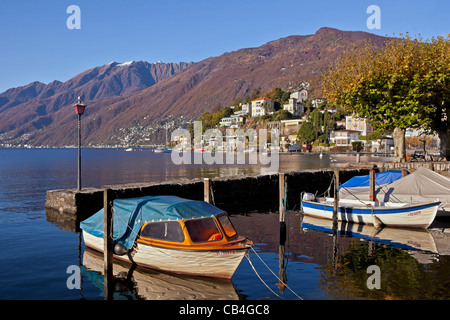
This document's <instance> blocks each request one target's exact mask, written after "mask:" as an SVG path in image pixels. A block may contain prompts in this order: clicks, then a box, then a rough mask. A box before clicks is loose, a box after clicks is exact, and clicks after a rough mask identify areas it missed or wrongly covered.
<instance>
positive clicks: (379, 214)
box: [301, 170, 450, 229]
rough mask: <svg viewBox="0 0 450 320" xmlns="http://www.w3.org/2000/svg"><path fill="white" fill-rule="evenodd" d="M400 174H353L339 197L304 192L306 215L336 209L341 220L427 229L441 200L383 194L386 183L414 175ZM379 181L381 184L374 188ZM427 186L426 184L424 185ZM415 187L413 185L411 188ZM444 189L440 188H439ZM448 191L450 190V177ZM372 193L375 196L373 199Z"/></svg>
mask: <svg viewBox="0 0 450 320" xmlns="http://www.w3.org/2000/svg"><path fill="white" fill-rule="evenodd" d="M418 171H419V170H418ZM401 175H402V173H401V172H400V171H395V170H392V171H386V172H380V173H377V174H375V178H374V179H371V178H370V175H364V176H356V177H353V178H352V179H350V180H349V181H347V182H346V183H344V184H343V185H341V186H339V189H340V190H339V197H338V198H337V199H336V200H335V199H334V198H326V197H316V196H315V195H313V194H311V193H303V195H302V199H301V200H302V209H303V212H304V213H305V214H307V215H312V216H315V217H318V218H327V219H333V213H337V219H338V220H340V221H348V222H355V223H360V224H373V225H375V226H381V225H385V226H391V227H408V228H425V229H426V228H428V227H429V226H430V224H431V223H432V222H433V221H434V219H435V217H436V214H437V211H438V209H439V206H440V204H441V201H439V199H436V198H431V197H428V198H424V200H423V201H418V202H409V201H405V199H398V198H397V197H392V198H389V197H388V198H384V199H382V198H381V193H380V192H381V190H382V188H383V187H386V188H388V187H389V186H392V185H393V184H395V183H398V182H399V181H400V182H401V181H402V180H403V179H409V180H411V179H410V178H411V177H413V175H412V174H411V175H410V176H406V177H404V178H401ZM413 178H414V177H413ZM336 180H337V179H336V177H335V178H334V179H333V181H334V184H336ZM428 180H429V179H428ZM370 184H372V185H370ZM377 184H378V185H381V187H379V188H378V190H375V185H377ZM428 185H429V183H428ZM426 186H427V184H425V185H424V186H423V188H425V187H426ZM429 187H430V188H431V187H432V186H429ZM335 188H336V186H335ZM371 188H373V189H372V193H374V195H372V196H370V194H371V192H370V189H371ZM389 188H390V189H392V188H391V187H389ZM414 189H415V188H412V190H414ZM412 190H409V191H408V194H412ZM394 191H395V190H394ZM441 191H442V190H439V192H441ZM448 192H450V180H449V189H448ZM391 195H392V190H391ZM370 197H373V199H371V198H370ZM416 198H417V197H416ZM335 201H338V207H337V212H334V204H335Z"/></svg>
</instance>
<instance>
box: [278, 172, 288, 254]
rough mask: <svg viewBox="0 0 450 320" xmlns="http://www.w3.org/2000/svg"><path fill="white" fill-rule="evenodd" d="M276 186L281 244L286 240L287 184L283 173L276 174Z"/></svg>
mask: <svg viewBox="0 0 450 320" xmlns="http://www.w3.org/2000/svg"><path fill="white" fill-rule="evenodd" d="M278 179H279V180H278V188H279V195H280V197H279V198H280V206H279V214H280V244H281V245H283V244H284V243H285V242H286V222H285V218H286V210H285V209H286V194H287V185H286V176H285V174H284V173H279V174H278Z"/></svg>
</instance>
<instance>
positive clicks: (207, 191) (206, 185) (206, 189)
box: [203, 178, 212, 203]
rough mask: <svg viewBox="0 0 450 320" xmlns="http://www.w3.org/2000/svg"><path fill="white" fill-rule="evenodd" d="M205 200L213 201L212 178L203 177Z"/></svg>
mask: <svg viewBox="0 0 450 320" xmlns="http://www.w3.org/2000/svg"><path fill="white" fill-rule="evenodd" d="M203 199H204V200H203V201H205V202H208V203H211V202H212V195H211V179H210V178H204V179H203Z"/></svg>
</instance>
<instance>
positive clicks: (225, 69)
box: [0, 27, 386, 146]
mask: <svg viewBox="0 0 450 320" xmlns="http://www.w3.org/2000/svg"><path fill="white" fill-rule="evenodd" d="M363 40H367V41H371V42H373V43H375V44H376V45H380V46H381V45H383V44H384V42H385V40H386V38H385V37H381V36H377V35H374V34H370V33H366V32H362V31H342V30H337V29H333V28H327V27H324V28H321V29H319V30H318V31H317V32H316V33H315V34H312V35H291V36H287V37H284V38H280V39H276V40H273V41H270V42H267V43H265V44H263V45H261V46H259V47H254V48H242V49H239V50H236V51H232V52H227V53H224V54H222V55H220V56H216V57H209V58H206V59H204V60H202V61H199V62H195V63H190V64H188V65H185V66H184V67H183V68H182V69H181V70H178V69H177V70H176V72H174V73H172V74H171V75H170V76H166V77H164V79H161V80H160V81H158V82H157V83H154V84H152V85H149V86H147V87H146V88H143V89H140V90H136V91H132V92H126V93H124V94H122V95H114V96H109V97H108V98H104V99H103V98H102V96H101V95H100V96H97V94H98V92H96V93H95V94H93V95H92V96H89V98H90V100H89V99H85V100H87V101H90V102H89V103H88V108H87V109H86V113H85V116H83V126H84V128H83V130H84V131H83V143H84V145H91V146H95V145H145V144H147V145H148V144H150V143H153V142H162V141H163V137H164V136H165V131H164V129H163V126H164V124H165V123H171V124H172V123H173V126H174V128H175V127H176V126H178V125H183V124H184V125H185V124H186V123H187V122H188V121H189V120H192V119H195V118H197V117H198V116H200V114H201V113H202V112H204V111H215V109H217V108H219V107H220V106H227V105H231V104H232V102H233V101H234V99H236V98H241V99H242V98H245V97H246V96H248V95H249V94H250V93H251V92H252V90H253V89H255V88H261V90H262V92H267V91H269V90H270V89H272V88H274V87H280V88H283V89H289V88H295V87H296V86H297V85H298V84H299V83H301V82H304V81H307V82H309V83H311V89H312V93H313V95H316V96H320V91H319V90H318V89H319V84H320V77H321V75H322V74H323V72H325V71H326V70H327V68H328V66H329V64H330V63H331V62H333V61H334V60H335V59H337V58H338V57H339V56H340V55H341V54H342V53H343V52H344V51H346V50H349V49H351V48H352V47H353V45H354V44H356V43H358V42H360V41H363ZM130 65H131V66H132V65H133V63H130ZM104 66H107V65H104ZM104 66H102V67H104ZM111 67H113V68H117V65H114V62H112V63H111V66H110V67H109V68H111ZM136 67H138V66H136ZM169 69H170V67H169ZM175 69H176V68H175ZM175 69H174V70H175ZM97 71H98V72H100V71H101V70H97ZM102 72H103V73H102V74H96V75H95V77H102V76H103V78H101V79H100V80H99V81H98V82H97V83H99V84H100V85H102V84H103V82H105V81H106V80H105V79H109V80H110V81H107V82H108V83H109V86H110V87H108V88H116V87H115V86H118V87H120V85H121V84H122V85H123V84H125V85H126V86H127V88H128V87H133V85H132V83H133V80H134V81H137V82H139V81H138V80H139V79H138V78H139V77H138V76H135V77H134V78H133V77H131V78H130V77H124V78H120V77H118V78H117V77H116V78H115V79H110V78H108V74H107V70H103V71H102ZM83 74H84V73H81V74H80V75H78V76H76V77H79V78H77V81H79V82H77V83H78V86H82V85H83V84H82V82H83V81H88V82H89V81H92V79H93V78H89V77H94V74H90V75H89V76H88V74H84V75H83ZM137 74H139V73H137ZM161 74H164V75H167V74H166V73H164V72H162V71H161ZM83 77H84V78H83ZM74 78H75V77H74ZM113 80H114V81H113ZM119 80H120V81H119ZM54 86H55V88H54V90H56V89H58V88H59V87H58V83H56V84H54ZM40 88H41V86H40V85H38V84H36V88H34V90H39V89H40ZM108 88H103V90H101V91H100V92H107V91H105V90H107V89H108ZM32 90H33V89H30V92H29V93H28V94H32V93H33V92H32ZM111 90H112V89H111ZM41 92H43V91H41ZM124 92H125V91H124ZM87 93H89V92H87ZM66 96H67V94H66ZM1 98H2V95H0V133H3V134H0V141H1V140H2V138H3V140H5V134H6V133H7V130H6V131H5V129H4V128H5V124H3V125H2V113H3V112H2V108H3V107H2V102H1ZM42 101H43V100H40V102H41V103H42ZM75 101H76V96H75V95H69V97H68V100H67V101H64V103H65V105H64V106H62V104H63V102H60V104H59V105H58V106H59V108H58V109H57V110H56V109H55V110H53V113H51V115H52V118H51V119H48V120H47V122H48V123H45V121H44V125H41V126H35V127H36V128H35V130H32V129H33V128H32V127H33V120H32V119H31V120H30V119H28V122H27V121H25V120H23V122H24V124H25V130H22V131H21V130H18V128H17V126H16V127H15V128H11V127H9V128H10V129H13V130H10V131H9V132H13V131H14V130H16V131H15V137H12V136H11V137H10V139H11V138H13V139H16V140H17V139H20V137H22V136H25V139H23V140H24V141H25V140H26V141H27V142H28V143H30V144H32V145H48V146H63V145H73V144H74V141H75V140H74V138H73V135H74V130H75V125H76V123H75V122H76V121H75V120H74V119H75V116H74V113H73V110H70V111H67V109H68V108H69V107H71V104H73V103H74V102H75ZM3 105H4V104H3ZM43 105H45V107H43V106H42V105H41V106H35V108H36V110H37V109H38V107H40V109H39V110H40V111H41V113H42V114H43V115H42V116H43V117H45V116H48V113H45V112H47V111H52V109H51V108H49V106H48V105H47V104H43ZM61 109H63V110H61ZM72 109H73V108H72ZM180 119H183V121H179V120H180ZM17 120H19V119H16V121H15V122H13V123H14V125H16V124H17V123H20V121H17ZM43 120H45V118H44V119H43ZM50 120H51V121H50ZM14 125H12V126H13V127H14ZM27 126H28V127H27ZM27 128H28V129H27ZM68 128H71V129H70V130H69V129H68Z"/></svg>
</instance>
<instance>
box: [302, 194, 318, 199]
mask: <svg viewBox="0 0 450 320" xmlns="http://www.w3.org/2000/svg"><path fill="white" fill-rule="evenodd" d="M302 200H303V201H316V196H315V195H314V194H312V193H308V192H305V193H303V197H302Z"/></svg>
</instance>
